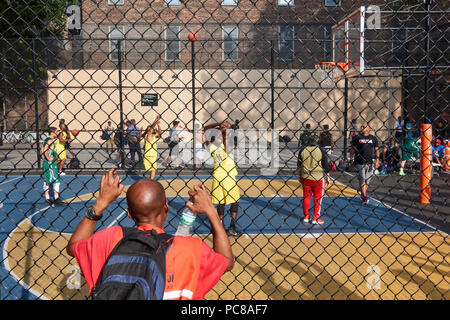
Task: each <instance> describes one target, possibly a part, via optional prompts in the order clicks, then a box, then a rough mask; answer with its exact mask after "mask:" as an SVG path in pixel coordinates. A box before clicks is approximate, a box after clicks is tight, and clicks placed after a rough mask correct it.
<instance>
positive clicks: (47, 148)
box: [42, 141, 53, 161]
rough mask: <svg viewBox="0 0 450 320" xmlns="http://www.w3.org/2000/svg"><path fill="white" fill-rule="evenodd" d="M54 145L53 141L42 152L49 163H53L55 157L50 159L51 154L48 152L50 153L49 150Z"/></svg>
mask: <svg viewBox="0 0 450 320" xmlns="http://www.w3.org/2000/svg"><path fill="white" fill-rule="evenodd" d="M52 143H53V141H52V142H50V143H47V144H46V145H45V146H44V148H43V150H42V153H43V154H44V157H45V158H46V159H47V160H48V161H53V157H50V154H49V153H48V151H49V149H50V144H52Z"/></svg>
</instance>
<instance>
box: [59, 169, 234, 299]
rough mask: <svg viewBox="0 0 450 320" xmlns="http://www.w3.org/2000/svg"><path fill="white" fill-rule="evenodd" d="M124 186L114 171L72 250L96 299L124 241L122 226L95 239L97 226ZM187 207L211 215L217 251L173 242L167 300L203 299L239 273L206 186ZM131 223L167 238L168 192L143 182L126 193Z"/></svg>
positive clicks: (194, 242)
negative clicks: (228, 275) (108, 263)
mask: <svg viewBox="0 0 450 320" xmlns="http://www.w3.org/2000/svg"><path fill="white" fill-rule="evenodd" d="M123 189H124V186H123V185H122V184H121V183H120V177H119V176H115V172H114V170H110V171H108V172H107V173H106V174H105V175H104V176H103V177H102V179H101V181H100V191H99V196H98V198H97V200H96V201H95V203H94V205H93V206H92V207H90V208H89V209H88V212H87V214H86V217H85V218H83V219H82V220H81V222H80V223H79V225H78V226H77V228H76V229H75V231H74V233H73V234H72V237H71V238H70V240H69V243H68V245H67V248H66V250H67V253H68V254H69V255H70V256H72V257H75V258H76V260H77V262H78V265H79V266H80V269H81V271H82V273H83V275H84V277H85V279H86V283H87V285H88V287H89V292H90V293H91V294H92V292H93V289H94V287H95V285H96V284H97V281H98V279H99V277H100V275H101V272H102V269H103V266H104V264H105V262H106V261H107V259H108V256H109V255H110V253H111V251H112V250H113V248H114V247H115V246H116V245H117V243H118V242H119V241H120V239H121V238H122V237H123V231H122V228H121V227H120V226H113V227H108V228H106V229H103V230H101V231H98V232H96V233H94V230H95V227H96V223H97V220H100V219H101V218H102V213H103V211H104V210H106V208H107V207H108V206H109V205H110V204H111V203H112V202H113V201H115V200H116V199H117V198H118V197H119V196H120V194H121V193H122V191H123ZM189 196H190V200H188V201H187V202H186V206H187V207H188V208H189V209H191V210H192V211H193V212H196V213H198V214H205V216H206V217H207V218H208V220H209V222H210V224H211V230H212V235H213V240H212V241H213V249H211V248H210V247H209V246H208V245H207V244H206V243H204V242H203V241H202V240H201V239H199V238H194V237H180V236H175V237H173V241H172V244H171V246H170V248H169V250H168V252H167V255H166V276H165V279H166V280H165V289H164V297H163V299H166V300H169V299H171V300H175V299H176V300H182V299H183V300H185V299H188V300H196V299H203V297H204V296H205V295H206V293H207V292H208V291H209V290H210V289H211V288H212V287H213V286H214V285H215V284H216V283H217V281H218V280H219V279H220V277H221V276H222V274H223V273H224V272H225V271H229V270H231V269H232V268H233V265H234V258H233V254H232V251H231V246H230V242H229V240H228V237H227V235H226V233H225V230H224V229H223V226H222V224H221V223H220V219H219V216H218V214H217V211H216V209H215V208H214V206H213V204H212V203H211V200H210V198H209V197H210V195H209V192H208V191H207V190H206V188H205V187H204V186H203V185H198V186H196V187H195V188H194V189H193V190H190V191H189ZM126 199H127V205H128V209H127V212H128V217H130V218H131V219H133V220H134V222H135V223H136V225H137V229H139V230H155V231H156V232H157V233H163V232H164V223H165V220H166V219H167V213H168V211H169V210H170V207H169V204H168V201H167V198H166V195H165V191H164V188H163V187H162V185H161V184H160V183H159V182H157V181H154V180H150V179H141V180H139V181H137V182H135V183H134V184H133V185H132V186H131V187H130V188H129V189H128V191H127V193H126Z"/></svg>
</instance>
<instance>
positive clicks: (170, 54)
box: [165, 26, 180, 61]
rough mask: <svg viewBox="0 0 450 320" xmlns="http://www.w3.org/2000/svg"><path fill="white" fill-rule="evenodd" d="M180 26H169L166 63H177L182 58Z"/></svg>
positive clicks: (166, 38) (166, 33) (166, 35)
mask: <svg viewBox="0 0 450 320" xmlns="http://www.w3.org/2000/svg"><path fill="white" fill-rule="evenodd" d="M179 33H180V26H168V27H167V28H166V32H165V40H166V61H175V60H179V58H180V39H179Z"/></svg>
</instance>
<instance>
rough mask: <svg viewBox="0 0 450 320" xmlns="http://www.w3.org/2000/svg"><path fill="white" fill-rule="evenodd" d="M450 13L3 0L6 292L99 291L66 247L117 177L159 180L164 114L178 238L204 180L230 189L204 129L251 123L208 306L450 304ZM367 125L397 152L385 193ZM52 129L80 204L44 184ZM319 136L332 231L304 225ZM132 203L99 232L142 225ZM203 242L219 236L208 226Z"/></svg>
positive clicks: (235, 2) (0, 67)
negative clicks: (148, 160)
mask: <svg viewBox="0 0 450 320" xmlns="http://www.w3.org/2000/svg"><path fill="white" fill-rule="evenodd" d="M449 14H450V11H449V4H448V1H435V0H427V1H419V0H417V1H414V0H411V1H394V0H392V1H375V0H374V1H371V2H367V1H340V0H330V1H327V0H314V1H300V0H272V1H268V0H256V1H248V0H183V1H181V0H180V1H178V0H155V1H143V0H102V1H89V0H71V1H65V0H64V1H62V0H61V1H59V0H57V1H50V2H49V1H43V0H42V1H33V3H32V4H30V3H29V1H22V0H20V1H14V2H12V1H1V2H0V16H1V18H0V27H1V30H2V31H1V36H0V105H1V112H0V114H1V115H0V120H1V121H0V131H1V135H0V150H1V155H0V157H2V161H1V163H0V172H1V177H0V201H1V202H0V205H1V208H0V210H1V215H0V231H1V232H0V243H1V245H2V249H3V250H2V254H1V260H0V261H1V268H0V282H1V285H0V288H1V296H0V299H87V298H89V293H88V290H87V287H86V285H85V283H84V280H83V277H82V274H81V273H80V269H79V268H78V266H77V263H76V261H75V260H74V259H71V258H70V257H69V256H67V254H66V252H65V247H66V245H67V241H68V239H69V238H70V235H71V233H72V232H73V230H74V228H75V227H76V226H77V224H78V223H79V221H80V220H81V219H82V217H83V216H84V212H85V210H86V208H88V207H89V206H90V205H92V203H93V202H94V201H95V197H96V195H95V192H96V191H97V190H98V186H99V181H100V176H101V175H102V174H104V173H105V171H106V170H108V169H110V168H117V169H118V172H119V174H120V175H121V177H122V180H123V181H124V184H125V185H126V186H128V185H131V184H132V183H133V182H134V181H136V180H138V179H141V178H143V177H148V176H149V174H150V173H149V171H148V170H146V169H145V166H144V164H143V159H142V157H145V153H144V151H145V150H144V149H145V148H144V147H145V146H144V144H145V142H144V140H145V137H143V138H142V139H141V141H140V143H139V144H138V148H137V149H136V148H134V147H132V148H130V147H131V146H130V143H129V142H128V143H126V142H127V138H126V137H127V134H128V133H129V132H130V129H129V128H130V127H131V125H132V124H136V126H137V129H136V130H137V131H138V132H139V133H140V135H141V136H142V135H144V136H145V133H146V132H147V129H148V127H149V126H151V125H152V124H153V123H154V121H155V119H157V116H158V115H159V116H160V117H161V119H160V128H161V138H160V139H159V140H158V142H157V150H158V155H157V165H158V168H157V170H156V177H155V178H156V179H158V181H160V182H161V183H162V184H163V186H164V187H165V189H166V193H167V196H168V198H169V202H170V206H171V212H170V214H169V217H168V220H167V221H166V231H167V232H169V233H170V232H172V233H173V232H174V231H175V228H176V225H177V224H178V220H179V218H178V217H179V215H180V213H181V211H182V210H183V204H184V201H186V197H188V195H187V191H188V190H189V188H191V187H192V186H194V185H195V184H197V183H204V184H205V185H206V186H207V187H208V188H209V189H210V190H211V181H212V171H213V167H214V159H213V158H212V157H211V155H210V151H209V148H208V146H207V145H206V144H205V140H206V141H208V140H211V137H212V136H214V135H209V136H208V135H207V134H205V132H204V130H203V129H204V127H205V126H206V125H209V124H212V123H216V122H217V123H222V122H224V121H228V122H229V123H230V124H231V125H232V126H231V128H232V129H231V130H228V131H229V132H228V141H230V142H233V144H234V149H233V156H234V159H235V162H236V166H237V169H238V177H237V181H238V185H239V189H240V193H241V197H242V198H241V201H240V202H239V210H238V217H237V221H236V223H237V229H238V231H239V232H238V233H239V234H238V235H230V241H231V243H232V249H233V254H234V256H235V259H236V264H235V268H234V269H233V270H232V271H230V272H227V273H226V274H225V275H224V276H223V277H222V279H221V280H220V281H219V283H218V284H217V285H216V286H215V287H214V288H213V289H212V290H211V291H210V292H209V293H208V295H207V296H206V299H448V298H450V296H449V270H450V267H449V248H450V246H449V238H448V232H449V230H450V228H449V226H448V215H449V214H450V210H449V207H450V206H449V203H448V199H449V191H450V189H449V180H448V170H449V169H450V168H449V165H450V164H449V145H448V140H447V139H448V138H449V127H448V121H449V120H450V110H449V108H448V105H449V96H450V95H449V91H448V90H449V80H450V70H449V46H448V41H449V37H450V35H449V17H450V15H449ZM189 36H194V39H193V40H195V41H190V38H189ZM400 118H401V119H400ZM61 122H63V123H64V124H65V126H64V125H63V126H61ZM364 123H367V124H368V125H369V126H370V128H371V134H372V135H374V136H375V137H376V138H377V140H378V146H379V152H380V155H379V158H380V163H379V167H377V168H373V170H374V172H375V175H374V177H373V179H372V180H371V182H370V185H369V191H368V195H369V197H370V199H369V203H368V204H364V199H363V197H361V196H362V194H361V191H360V184H359V182H358V172H357V168H356V167H355V166H353V165H352V164H351V163H350V160H353V159H352V155H353V153H352V152H351V147H352V145H355V141H354V137H355V135H358V133H359V131H360V128H361V125H363V124H364ZM423 124H431V125H432V135H425V133H424V131H423V130H424V129H423ZM49 127H56V128H58V129H61V130H62V131H64V132H65V133H64V135H66V137H67V139H69V140H70V141H69V144H65V146H64V147H63V151H61V153H62V152H65V153H66V159H63V160H65V161H64V162H62V165H60V163H59V165H60V171H61V197H62V198H64V199H65V200H66V202H67V204H68V205H67V206H64V207H48V206H47V205H46V203H45V198H44V191H43V189H42V184H43V179H42V175H43V170H42V166H43V159H44V155H43V153H42V145H43V142H44V140H45V139H46V138H47V136H48V129H49ZM64 128H66V129H64ZM69 128H70V129H69ZM174 132H175V133H176V135H178V138H181V139H179V143H178V144H173V143H171V138H172V137H173V135H174V134H173V133H174ZM314 134H317V136H318V137H319V139H320V140H319V143H320V144H321V146H322V147H323V148H324V149H325V150H326V151H327V154H328V157H329V160H330V161H331V164H332V166H331V169H332V170H331V173H330V175H331V183H330V184H329V185H328V186H327V187H326V188H325V192H324V196H323V198H322V200H321V218H322V219H323V220H324V224H321V225H312V224H311V223H305V222H304V221H303V211H302V202H303V201H304V198H305V197H304V196H305V194H304V193H303V188H302V184H301V183H300V181H299V176H298V172H297V167H298V158H299V154H300V151H301V150H303V149H302V148H303V147H305V145H307V144H308V140H307V139H306V140H304V139H303V138H304V137H306V136H311V135H312V136H314ZM408 141H413V142H411V145H414V146H413V147H415V148H416V149H415V151H414V152H413V153H414V155H413V156H411V157H409V156H408V155H406V153H407V152H406V151H405V150H407V148H408V147H409V143H408ZM420 142H421V144H422V150H425V149H424V145H427V146H428V149H427V150H430V151H431V150H432V151H433V155H432V157H431V158H430V160H431V161H428V162H424V158H425V151H423V152H420V147H417V145H416V144H419V143H420ZM63 145H64V144H63ZM439 145H442V146H443V147H441V148H440V149H439V151H438V150H437V149H438V146H439ZM435 151H436V153H435ZM60 157H61V158H64V157H62V156H61V154H60ZM74 159H75V160H74ZM424 163H425V164H424ZM427 166H429V167H430V168H432V170H431V171H432V176H431V177H430V178H429V180H428V184H427V185H426V186H425V187H423V186H422V181H423V176H424V175H425V172H428V169H429V168H427ZM427 177H428V176H427ZM430 186H431V187H430ZM424 188H426V189H428V190H429V189H430V188H431V200H429V201H428V202H429V203H425V204H424V203H422V201H420V202H419V200H418V199H419V195H420V194H421V192H422V191H423V189H424ZM125 209H126V202H125V199H124V198H123V197H121V198H119V199H118V201H116V202H115V203H114V208H110V213H109V216H108V217H107V219H106V220H104V221H101V222H100V223H99V224H101V226H100V228H105V227H109V226H111V225H115V224H121V225H131V222H130V221H128V220H127V218H126V215H124V214H123V212H124V210H125ZM311 210H312V209H311ZM229 219H230V218H229V215H228V212H226V214H225V219H224V225H225V226H226V227H227V226H228V223H229V221H230V220H229ZM195 233H196V236H198V237H200V238H201V239H203V240H205V241H206V242H207V243H209V244H211V234H210V232H209V229H208V226H207V223H206V222H204V221H203V220H201V221H197V224H196V229H195Z"/></svg>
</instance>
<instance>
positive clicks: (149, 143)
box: [143, 115, 161, 180]
mask: <svg viewBox="0 0 450 320" xmlns="http://www.w3.org/2000/svg"><path fill="white" fill-rule="evenodd" d="M160 118H161V116H160V115H157V116H156V120H155V121H154V122H153V124H152V125H150V126H148V127H147V129H146V130H145V132H144V135H143V136H144V166H145V172H148V171H150V179H152V180H153V179H155V175H156V169H157V167H158V165H157V163H156V160H157V158H158V147H157V142H158V139H159V138H160V137H161V127H160V126H159V119H160ZM155 127H157V129H158V130H157V131H156V129H155Z"/></svg>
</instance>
